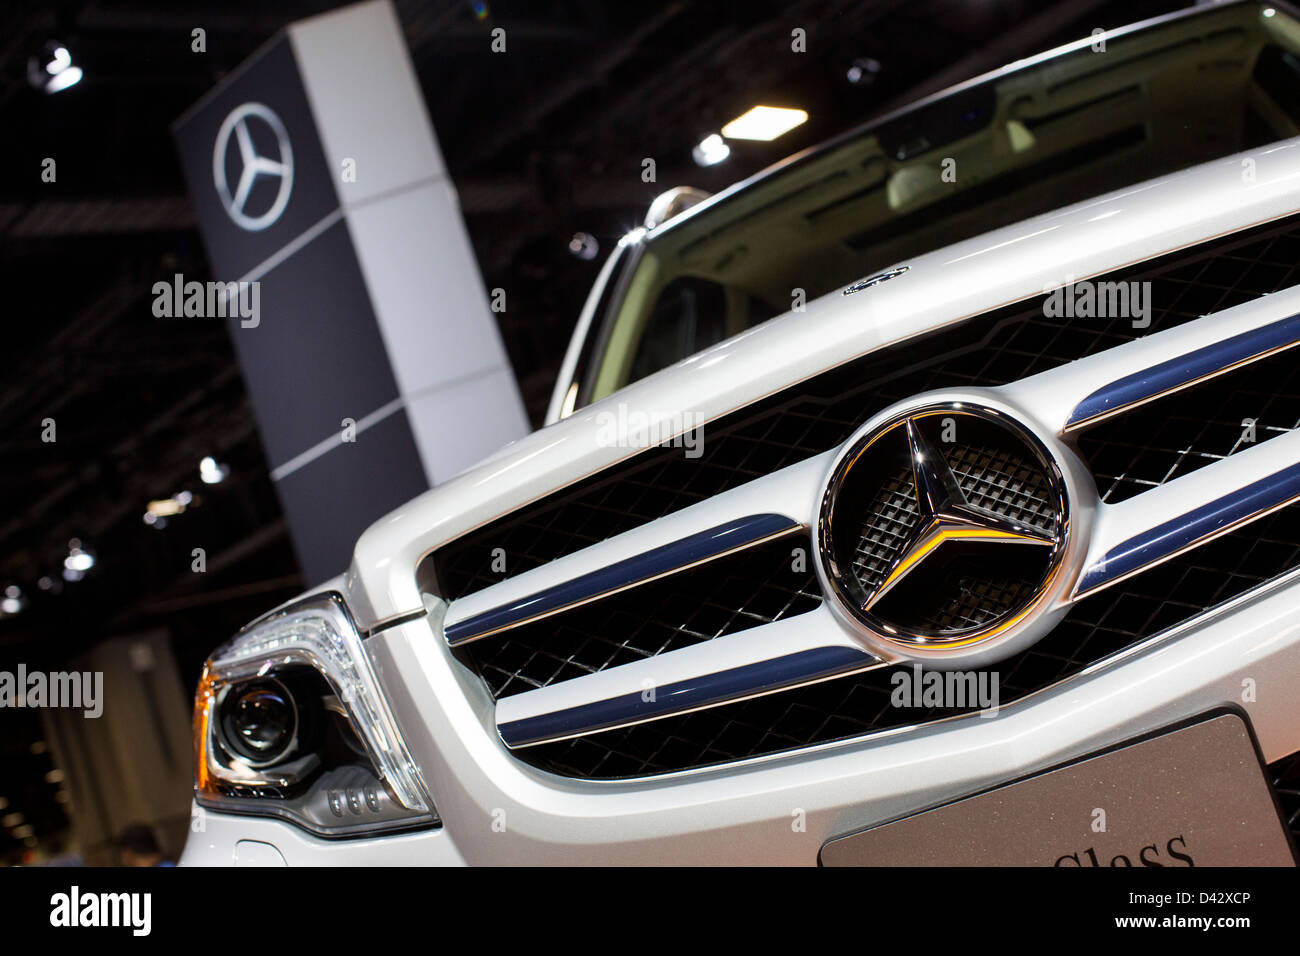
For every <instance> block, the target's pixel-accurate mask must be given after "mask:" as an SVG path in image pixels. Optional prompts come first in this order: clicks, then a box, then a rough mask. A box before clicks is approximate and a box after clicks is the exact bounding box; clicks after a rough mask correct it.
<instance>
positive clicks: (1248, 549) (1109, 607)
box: [517, 505, 1300, 778]
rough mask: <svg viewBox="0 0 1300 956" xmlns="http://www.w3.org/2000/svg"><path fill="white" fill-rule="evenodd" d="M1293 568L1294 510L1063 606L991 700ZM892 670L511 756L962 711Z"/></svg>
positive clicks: (703, 757) (607, 764)
mask: <svg viewBox="0 0 1300 956" xmlns="http://www.w3.org/2000/svg"><path fill="white" fill-rule="evenodd" d="M1296 567H1300V506H1296V505H1292V506H1291V507H1289V508H1286V509H1283V510H1282V511H1278V512H1274V513H1273V514H1272V515H1269V516H1268V517H1267V518H1263V519H1261V520H1259V521H1256V522H1254V523H1253V524H1249V525H1246V526H1244V527H1242V528H1239V529H1238V530H1236V531H1234V532H1232V533H1231V534H1228V535H1225V536H1224V537H1222V538H1218V539H1217V540H1215V541H1212V542H1210V543H1209V544H1206V545H1203V546H1202V547H1200V548H1197V549H1196V550H1194V551H1190V552H1187V553H1186V554H1183V555H1181V556H1179V557H1178V558H1176V559H1174V560H1173V561H1169V562H1167V563H1165V564H1162V565H1159V566H1157V567H1154V568H1152V569H1150V570H1148V571H1145V572H1143V573H1142V574H1139V575H1136V576H1134V577H1132V578H1129V579H1128V580H1127V581H1124V582H1123V583H1122V584H1119V585H1117V586H1115V587H1113V588H1110V589H1108V590H1105V591H1102V592H1100V593H1098V594H1096V595H1093V596H1092V597H1089V598H1085V599H1084V600H1083V601H1080V602H1079V603H1077V604H1075V605H1074V607H1073V608H1071V610H1070V612H1069V614H1068V615H1067V616H1066V618H1065V619H1064V620H1063V621H1062V622H1061V623H1060V624H1059V625H1057V627H1056V628H1055V629H1054V630H1053V631H1052V633H1051V634H1049V635H1048V636H1047V637H1045V638H1044V639H1043V640H1041V641H1039V642H1038V643H1037V644H1035V645H1034V646H1033V647H1031V648H1030V649H1029V650H1027V651H1024V652H1023V653H1021V654H1019V655H1017V656H1016V657H1013V658H1011V659H1009V660H1007V661H1004V662H1002V664H1001V666H1000V667H999V668H998V669H997V673H998V676H999V694H1000V701H1001V703H1002V704H1008V703H1011V702H1012V701H1015V700H1018V699H1020V698H1022V697H1024V696H1025V695H1027V694H1031V693H1033V692H1035V691H1038V690H1042V689H1043V688H1045V687H1049V686H1051V685H1052V684H1055V683H1057V682H1058V681H1060V680H1062V679H1064V678H1067V677H1069V676H1071V675H1073V674H1077V673H1078V672H1079V671H1081V670H1083V669H1084V668H1085V667H1087V666H1089V665H1090V664H1093V663H1095V662H1096V661H1099V660H1102V659H1103V658H1106V657H1109V656H1111V655H1113V654H1115V653H1117V652H1118V651H1121V650H1123V649H1124V648H1127V647H1131V646H1132V645H1134V644H1137V643H1139V642H1140V641H1143V640H1145V639H1146V638H1148V637H1150V636H1152V635H1154V634H1157V633H1159V632H1160V631H1163V630H1165V629H1167V628H1169V627H1172V626H1174V625H1176V624H1179V623H1182V622H1184V621H1187V620H1190V619H1192V618H1194V617H1197V616H1199V615H1201V614H1203V613H1205V612H1206V611H1208V610H1210V609H1212V608H1214V607H1215V606H1217V605H1220V604H1222V603H1224V602H1225V601H1228V600H1231V599H1232V598H1234V597H1236V596H1238V595H1240V594H1242V593H1244V592H1245V591H1248V590H1250V589H1251V588H1253V587H1256V586H1258V585H1260V584H1262V583H1264V582H1266V581H1269V580H1271V579H1272V578H1274V577H1276V576H1277V575H1278V574H1281V573H1283V572H1285V571H1287V570H1290V569H1293V568H1296ZM895 672H896V669H895V668H888V669H884V670H876V671H869V672H867V673H864V674H859V675H853V676H849V677H843V678H839V679H837V680H831V681H824V682H822V683H819V684H810V685H806V686H804V687H799V688H796V689H794V690H790V691H786V692H785V693H781V694H773V695H770V696H767V697H756V698H753V699H750V700H745V701H741V702H739V703H735V704H729V705H727V706H723V707H714V708H711V709H709V710H701V711H696V712H695V713H690V714H683V715H681V716H677V717H670V718H665V719H663V720H657V721H654V722H652V723H646V724H638V725H637V726H634V727H626V728H623V729H621V730H610V731H605V732H603V733H599V734H590V735H588V736H586V737H580V738H576V739H573V740H564V741H559V742H557V743H550V744H542V745H541V746H537V747H531V748H528V749H526V750H521V751H518V752H517V753H518V755H519V756H520V757H521V758H523V759H525V760H527V761H529V762H530V763H533V764H536V765H537V766H538V767H541V768H543V769H546V770H550V771H552V772H554V773H560V774H565V775H568V776H576V777H589V778H618V777H633V776H641V775H645V774H655V773H667V772H671V771H675V770H684V769H687V768H690V767H697V766H703V765H706V764H716V763H727V762H731V761H736V760H743V759H747V758H750V757H757V756H762V755H765V754H772V753H778V752H780V751H783V750H790V749H793V748H798V747H806V746H810V745H813V744H821V743H828V742H831V741H835V740H843V739H846V738H850V737H857V736H861V735H863V734H867V733H872V732H876V731H881V730H888V729H890V728H894V727H900V726H908V725H913V724H919V723H926V722H930V721H934V720H940V719H943V718H946V717H955V716H959V715H960V714H962V713H968V712H969V711H961V710H955V709H943V708H899V707H894V706H893V705H892V704H891V702H890V695H891V693H892V691H893V687H894V685H893V683H892V678H893V675H894V673H895Z"/></svg>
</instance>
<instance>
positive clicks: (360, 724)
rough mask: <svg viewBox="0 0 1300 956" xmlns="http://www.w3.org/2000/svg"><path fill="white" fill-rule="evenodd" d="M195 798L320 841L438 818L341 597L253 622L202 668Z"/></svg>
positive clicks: (308, 601)
mask: <svg viewBox="0 0 1300 956" xmlns="http://www.w3.org/2000/svg"><path fill="white" fill-rule="evenodd" d="M194 752H195V766H196V772H195V787H194V789H195V796H196V799H197V800H198V802H199V803H200V804H202V805H203V806H206V807H211V808H212V809H214V810H224V811H228V812H233V813H252V814H258V815H263V816H277V817H282V818H284V819H287V820H290V821H292V822H294V823H297V824H298V825H300V826H303V827H305V828H306V829H308V830H310V831H312V832H313V833H316V834H319V835H321V836H331V837H342V836H354V835H362V834H369V833H374V832H375V831H376V830H392V829H409V828H412V827H418V826H430V825H433V824H436V823H437V822H438V821H437V816H436V814H435V813H434V810H433V807H432V804H431V802H430V800H429V797H428V791H427V790H426V789H425V786H424V781H423V780H422V779H421V778H420V772H419V769H418V768H417V767H416V766H415V762H414V761H413V760H411V756H410V754H409V753H408V752H407V750H406V745H405V744H404V743H403V742H402V738H401V736H400V735H399V733H398V731H397V724H396V723H395V722H394V720H393V715H392V714H391V713H390V712H389V710H388V706H387V704H386V703H385V702H384V698H383V696H382V695H381V693H380V691H379V684H378V682H377V681H376V679H375V675H374V671H373V670H372V669H371V666H370V658H369V657H368V655H367V654H366V650H365V648H364V647H363V646H362V643H361V635H360V633H359V632H358V631H357V628H356V625H355V624H354V623H353V621H352V616H351V615H350V614H349V613H348V610H347V607H346V606H345V605H344V603H343V601H342V599H341V598H340V597H339V595H337V594H335V593H333V592H330V593H328V594H322V595H313V596H312V597H309V598H305V599H304V600H302V601H299V602H297V603H295V604H292V605H289V606H288V607H286V608H284V609H282V610H280V611H278V612H276V613H274V614H271V615H269V616H267V617H265V618H262V619H261V620H259V621H256V622H254V623H253V624H252V625H250V626H249V627H248V628H246V629H245V630H244V631H242V632H240V634H239V635H238V636H237V637H235V639H234V640H232V641H230V642H229V643H227V644H226V645H224V646H223V647H221V648H220V649H218V650H217V651H216V652H215V653H214V654H213V655H212V657H210V658H209V659H208V662H207V663H206V664H205V665H204V668H203V676H202V678H200V680H199V689H198V693H197V695H196V696H195V699H194Z"/></svg>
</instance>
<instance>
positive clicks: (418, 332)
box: [173, 0, 528, 583]
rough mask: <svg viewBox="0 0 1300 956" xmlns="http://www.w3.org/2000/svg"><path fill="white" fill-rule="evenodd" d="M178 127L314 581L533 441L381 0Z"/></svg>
mask: <svg viewBox="0 0 1300 956" xmlns="http://www.w3.org/2000/svg"><path fill="white" fill-rule="evenodd" d="M173 133H174V135H175V138H176V142H177V144H178V147H179V150H180V154H181V160H182V164H183V166H184V170H185V176H186V179H187V181H188V185H189V190H190V195H191V197H192V199H193V202H194V205H195V208H196V211H197V215H198V219H199V224H200V227H201V230H202V233H203V239H204V243H205V245H206V247H207V251H208V257H209V261H210V263H211V266H212V273H213V277H214V278H216V279H218V280H221V281H224V282H230V281H242V282H253V281H256V282H258V283H260V288H259V296H258V299H257V300H256V301H258V304H259V308H258V310H257V312H258V314H257V315H256V316H254V317H247V316H244V315H234V316H232V317H230V318H228V319H226V321H227V323H228V324H229V326H230V329H231V335H232V337H233V339H234V342H235V347H236V351H237V353H238V355H239V361H240V363H241V365H242V368H243V372H244V377H245V378H246V380H247V383H248V389H249V393H250V395H251V397H252V401H253V406H254V408H255V409H256V413H257V419H258V424H259V426H260V429H261V434H262V441H263V444H264V446H265V448H266V452H267V455H268V457H269V459H270V462H271V468H272V471H271V476H272V478H273V479H274V481H275V483H276V487H277V489H278V490H279V494H280V499H281V502H282V503H283V506H284V510H285V513H286V515H287V517H288V522H289V527H290V530H291V533H292V536H293V541H294V546H295V548H296V550H297V553H298V557H299V562H300V564H301V566H302V568H303V572H304V574H305V575H306V577H307V579H308V581H309V582H311V583H316V582H319V581H321V580H323V579H325V578H328V577H330V576H332V575H334V574H337V573H339V572H340V571H342V570H343V569H345V568H346V567H347V565H348V562H349V559H350V557H351V552H352V547H353V545H354V543H355V541H356V539H357V537H358V536H359V535H360V534H361V532H362V531H364V530H365V528H366V527H367V526H368V525H369V524H371V523H372V522H373V521H374V520H376V519H377V518H379V517H381V516H382V515H383V514H385V513H386V512H388V511H390V510H392V509H394V508H396V507H398V506H399V505H401V504H403V503H404V502H405V501H407V500H408V499H410V498H411V497H413V496H415V495H416V494H418V493H419V492H421V491H424V490H425V489H427V488H429V487H431V486H432V485H434V484H437V483H438V482H441V481H445V480H446V479H448V478H450V477H452V476H453V475H455V474H457V473H458V472H460V471H462V470H463V469H465V468H466V467H468V466H469V465H471V464H473V463H474V462H476V461H478V460H479V459H481V458H483V457H485V456H487V455H488V454H490V453H492V452H493V451H495V450H496V449H498V448H499V447H501V446H502V445H504V444H505V443H506V442H508V441H511V440H512V439H515V438H517V437H519V436H521V435H523V434H524V433H525V432H527V430H528V422H527V416H526V415H525V412H524V408H523V403H522V401H521V400H520V397H519V391H518V387H517V385H516V382H515V379H514V375H513V373H512V371H511V369H510V365H509V363H508V361H507V358H506V354H505V350H504V348H503V346H502V343H501V339H500V334H499V332H498V330H497V326H496V323H495V321H494V318H493V316H492V313H491V311H490V310H489V308H488V297H487V292H486V290H485V288H484V286H483V281H482V278H481V276H480V274H479V271H478V266H477V263H476V261H475V259H474V254H473V250H472V248H471V246H470V242H469V238H468V236H467V234H466V231H465V226H464V223H463V221H462V219H461V216H460V209H459V203H458V200H457V197H456V192H455V189H454V187H453V185H452V183H451V180H450V178H449V177H448V175H447V169H446V165H445V164H444V162H443V158H442V153H441V151H440V149H439V147H438V142H437V139H436V138H435V136H434V131H433V127H432V125H431V124H430V122H429V118H428V115H427V113H426V111H425V107H424V101H423V99H422V97H421V94H420V88H419V85H418V83H417V81H416V77H415V74H414V71H413V69H412V67H411V63H410V59H409V56H408V54H407V51H406V47H405V45H404V43H403V41H402V36H401V30H400V27H399V24H398V22H397V18H396V16H395V14H394V11H393V8H392V6H391V4H390V3H388V2H387V0H382V2H374V3H364V4H359V5H357V6H353V7H347V8H344V9H342V10H339V11H336V12H333V13H329V14H325V15H323V16H320V17H315V18H313V19H310V20H304V21H302V22H299V23H295V24H293V25H291V26H290V27H288V28H287V29H286V30H285V31H284V32H282V33H280V34H278V35H277V36H276V37H275V38H274V39H272V40H271V41H270V42H268V43H267V44H266V45H265V46H264V47H263V48H262V49H261V50H260V51H259V52H258V53H256V54H255V55H254V56H253V57H251V58H250V59H249V60H248V61H246V62H245V63H243V64H242V65H241V66H240V67H239V68H238V69H237V70H235V71H233V72H232V73H231V74H230V75H229V76H228V77H226V78H225V79H224V80H223V81H222V82H221V84H220V85H219V86H217V87H216V88H215V89H214V90H213V91H212V92H211V93H210V94H208V95H207V96H206V97H205V98H204V99H203V100H201V101H200V102H199V103H198V104H196V105H195V106H194V107H193V108H192V109H191V110H190V111H189V112H188V113H187V114H186V115H185V116H183V117H181V118H180V119H179V120H178V121H177V122H176V124H175V126H174V128H173ZM247 301H248V297H247V296H246V298H245V299H244V300H241V302H243V303H245V304H246V302H247ZM232 311H233V310H232ZM247 311H250V310H248V309H245V312H247Z"/></svg>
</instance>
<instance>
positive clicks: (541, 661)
mask: <svg viewBox="0 0 1300 956" xmlns="http://www.w3.org/2000/svg"><path fill="white" fill-rule="evenodd" d="M796 550H798V551H799V554H798V556H796V555H795V554H794V552H795V551H796ZM808 551H809V542H808V532H807V530H806V529H801V530H800V531H799V532H798V533H792V534H789V535H783V536H782V537H780V538H777V539H775V540H773V541H769V542H765V543H764V544H761V545H756V546H754V547H752V548H747V549H745V550H744V551H739V552H737V553H735V554H732V555H728V556H726V557H723V558H719V559H718V560H716V561H710V562H709V563H707V564H703V565H699V566H697V567H694V568H690V569H688V570H686V571H681V572H678V573H677V574H674V575H671V576H669V577H666V578H661V579H660V580H658V581H653V582H651V583H649V584H645V585H641V586H640V587H636V588H632V589H630V590H628V591H624V592H622V593H620V594H617V595H614V596H612V597H610V598H607V599H604V600H601V601H594V602H592V603H591V604H588V605H585V606H583V607H579V608H576V609H574V610H572V611H565V612H562V613H560V614H557V615H554V616H553V617H549V618H544V619H542V620H540V621H536V622H534V623H532V624H526V625H523V626H521V627H516V628H513V629H511V630H510V631H508V632H506V633H505V634H502V635H499V636H495V637H490V638H485V639H484V640H482V641H478V642H476V643H473V644H469V645H467V646H466V648H465V651H464V660H465V661H466V662H467V663H468V664H469V666H470V667H472V668H473V669H474V670H475V672H477V673H478V674H480V675H481V676H482V677H483V679H484V680H485V681H486V682H487V685H488V687H489V688H490V689H491V691H492V694H493V696H494V697H496V698H498V699H499V698H502V697H509V696H511V695H512V694H518V693H522V692H523V691H528V690H533V689H535V688H538V687H546V686H548V685H550V684H554V683H557V682H559V681H564V680H568V679H570V678H573V677H581V676H583V675H585V674H595V673H597V672H599V671H602V670H604V669H605V668H607V667H617V666H618V665H620V664H629V663H632V662H633V661H639V660H644V659H645V658H648V657H654V656H655V655H657V654H662V653H664V652H665V651H672V650H676V649H678V648H680V647H689V646H690V645H692V644H698V643H700V642H701V641H709V640H712V639H713V638H715V637H721V636H723V635H724V634H734V633H736V632H737V631H743V630H746V629H747V628H751V627H755V626H757V625H759V624H769V623H771V622H772V621H779V620H781V619H782V618H787V617H791V616H793V615H795V614H802V613H804V612H805V611H811V610H813V609H814V608H816V607H817V605H819V604H820V603H821V590H820V588H819V587H818V586H817V577H816V574H815V573H814V571H813V570H812V558H811V556H810V555H809V553H808Z"/></svg>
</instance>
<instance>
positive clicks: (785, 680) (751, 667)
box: [497, 646, 888, 750]
mask: <svg viewBox="0 0 1300 956" xmlns="http://www.w3.org/2000/svg"><path fill="white" fill-rule="evenodd" d="M885 666H888V662H885V661H881V660H879V659H878V658H876V657H873V656H871V655H870V654H868V653H866V652H865V651H861V650H858V649H857V648H853V647H842V646H840V647H820V648H814V649H810V650H805V651H799V652H798V653H795V654H787V655H785V656H784V657H774V658H771V659H770V660H766V661H762V662H761V663H757V664H746V665H743V666H741V667H735V668H730V669H727V670H721V671H714V672H713V673H711V674H703V675H700V676H699V677H698V678H696V679H695V680H693V681H681V682H679V683H675V684H668V685H666V686H664V687H659V688H655V692H654V693H653V694H647V693H644V692H642V693H631V694H623V695H621V696H619V697H613V698H609V699H607V700H602V701H596V702H594V703H589V704H582V705H579V706H577V707H570V708H567V709H565V710H557V711H551V712H549V713H545V714H539V715H537V716H534V717H527V718H524V719H521V720H515V721H511V722H509V723H505V724H498V725H497V732H498V733H499V734H500V735H501V740H502V742H503V743H505V745H506V746H507V747H509V748H510V749H512V750H516V749H519V748H521V747H532V746H536V745H538V744H545V743H554V742H555V741H559V740H567V739H569V738H572V737H581V736H584V735H586V734H592V733H599V732H601V731H605V730H616V729H618V728H619V727H628V726H632V725H634V724H641V723H645V722H647V721H651V720H659V719H661V718H664V717H670V716H676V715H678V714H686V713H690V712H692V711H696V710H704V709H706V708H709V707H716V706H719V705H721V704H734V703H738V702H740V701H743V700H749V699H750V698H753V697H761V696H764V695H765V694H772V693H776V692H778V691H783V690H789V689H790V688H792V687H802V686H804V685H806V684H815V683H818V682H819V681H824V680H832V679H834V678H837V677H844V676H847V675H848V674H852V673H856V672H859V671H864V670H871V669H873V668H876V667H885Z"/></svg>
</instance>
